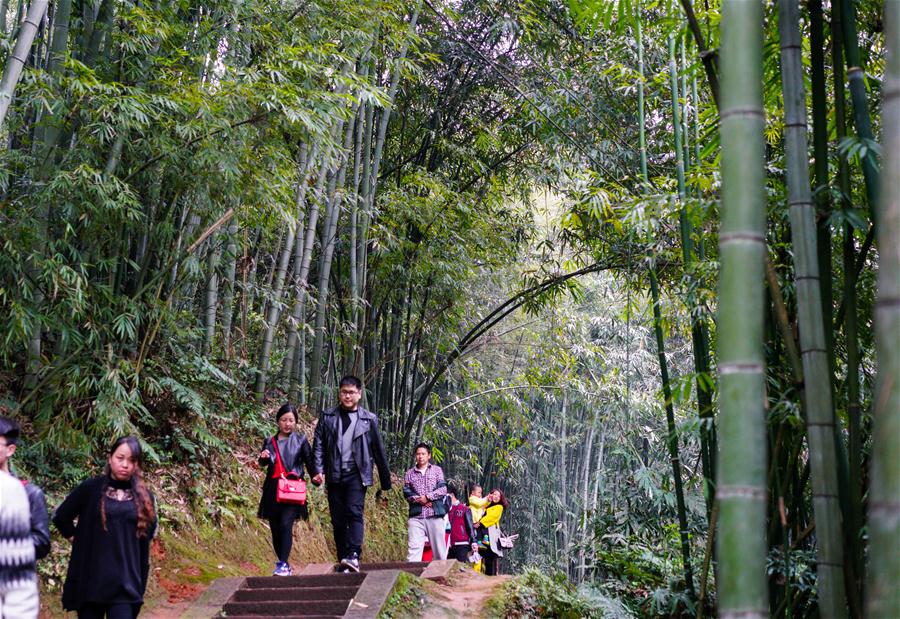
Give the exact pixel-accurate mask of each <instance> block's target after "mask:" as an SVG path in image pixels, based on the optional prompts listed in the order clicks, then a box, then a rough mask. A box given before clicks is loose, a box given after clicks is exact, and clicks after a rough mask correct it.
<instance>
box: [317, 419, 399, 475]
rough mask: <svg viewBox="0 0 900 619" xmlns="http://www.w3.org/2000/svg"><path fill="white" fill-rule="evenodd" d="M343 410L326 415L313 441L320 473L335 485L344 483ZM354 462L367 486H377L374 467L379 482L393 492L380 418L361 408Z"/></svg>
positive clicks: (357, 425)
mask: <svg viewBox="0 0 900 619" xmlns="http://www.w3.org/2000/svg"><path fill="white" fill-rule="evenodd" d="M339 422H340V407H339V406H335V407H334V408H330V409H328V410H326V411H325V412H323V413H322V415H321V416H320V417H319V423H318V424H316V434H315V438H314V440H313V457H314V459H315V464H316V472H317V473H324V474H325V479H326V480H328V481H330V482H333V481H339V480H340V479H341V446H340V436H339V435H338V425H339ZM353 460H354V462H355V463H356V468H358V469H359V474H360V476H361V477H362V483H363V486H371V485H373V484H374V481H373V479H374V478H373V475H372V465H373V464H375V465H378V478H379V481H380V482H381V489H382V490H390V489H391V470H390V468H389V467H388V461H387V455H386V454H385V451H384V443H382V442H381V434H379V432H378V417H376V416H375V413H373V412H371V411H367V410H366V409H364V408H359V409H358V411H357V419H356V431H355V432H354V433H353Z"/></svg>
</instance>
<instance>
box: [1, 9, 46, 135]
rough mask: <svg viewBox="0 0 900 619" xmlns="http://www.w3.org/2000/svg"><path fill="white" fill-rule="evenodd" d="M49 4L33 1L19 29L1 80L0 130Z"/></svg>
mask: <svg viewBox="0 0 900 619" xmlns="http://www.w3.org/2000/svg"><path fill="white" fill-rule="evenodd" d="M48 2H49V0H32V2H31V5H30V6H29V7H28V15H27V16H26V17H25V22H24V23H23V24H22V27H21V28H20V29H19V36H18V37H17V38H16V45H15V47H13V50H12V53H11V54H10V55H9V58H7V60H6V68H5V69H4V70H3V78H2V79H0V128H2V127H3V122H4V121H5V120H6V113H7V111H8V110H9V106H10V104H11V103H12V98H13V94H14V93H15V91H16V84H18V83H19V77H21V75H22V69H24V68H25V63H26V62H28V54H29V53H30V52H31V46H32V44H33V43H34V37H35V35H36V34H37V31H38V25H39V24H40V22H41V20H42V19H44V14H45V13H46V12H47V4H48Z"/></svg>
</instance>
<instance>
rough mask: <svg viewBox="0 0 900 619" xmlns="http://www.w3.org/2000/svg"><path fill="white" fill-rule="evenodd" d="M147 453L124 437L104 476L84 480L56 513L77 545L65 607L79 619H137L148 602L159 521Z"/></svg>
mask: <svg viewBox="0 0 900 619" xmlns="http://www.w3.org/2000/svg"><path fill="white" fill-rule="evenodd" d="M142 455H143V454H142V451H141V445H140V443H139V442H138V440H137V438H135V437H134V436H123V437H122V438H120V439H119V440H117V441H116V442H115V443H113V445H112V447H111V448H110V450H109V460H108V461H107V464H106V467H105V469H104V471H103V474H102V475H100V476H99V477H92V478H91V479H87V480H85V481H83V482H81V484H79V485H78V486H77V487H76V488H75V489H74V490H73V491H72V492H71V493H69V496H67V497H66V499H65V500H64V501H63V502H62V504H61V505H60V506H59V507H57V508H56V511H55V512H54V513H53V524H55V525H56V528H57V529H59V532H60V533H62V535H63V537H65V538H66V539H68V540H69V541H70V542H72V556H71V557H70V558H69V569H68V572H67V574H66V582H65V584H64V585H63V598H62V601H63V608H65V609H66V610H74V611H76V612H77V613H78V619H103V618H104V617H106V618H107V619H135V617H137V616H138V613H139V612H140V610H141V606H142V605H143V603H144V590H145V589H146V588H147V575H148V574H149V571H150V540H151V539H153V534H154V533H155V532H156V522H157V519H156V509H155V507H154V504H155V501H154V498H153V495H152V494H151V493H150V491H149V490H148V489H147V486H146V485H145V484H144V480H143V478H142V476H141V461H142ZM76 520H77V521H78V523H77V524H75V521H76Z"/></svg>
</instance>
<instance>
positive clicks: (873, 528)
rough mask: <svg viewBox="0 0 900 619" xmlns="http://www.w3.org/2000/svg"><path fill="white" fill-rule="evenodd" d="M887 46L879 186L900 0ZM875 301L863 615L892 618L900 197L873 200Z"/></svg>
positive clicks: (897, 71) (899, 176)
mask: <svg viewBox="0 0 900 619" xmlns="http://www.w3.org/2000/svg"><path fill="white" fill-rule="evenodd" d="M884 15H885V20H884V24H885V28H884V39H885V43H886V47H887V50H888V58H887V67H886V70H885V76H884V77H885V79H884V106H883V108H882V109H883V114H882V127H883V132H882V135H883V136H884V151H883V152H884V175H885V177H884V185H883V186H884V187H892V188H896V187H898V186H900V2H897V0H890V1H888V2H886V3H885V12H884ZM878 209H879V213H878V247H879V249H880V251H881V256H880V257H881V261H880V264H879V268H878V300H877V302H876V306H875V334H876V338H875V342H876V346H877V350H878V381H877V386H876V389H875V392H874V394H873V401H874V407H873V414H872V417H873V420H872V478H871V484H870V485H869V570H868V580H867V583H868V589H867V592H868V607H867V610H868V616H869V617H873V618H881V617H884V618H888V617H898V616H900V587H898V586H897V574H900V552H897V543H898V540H900V346H897V342H898V341H900V244H898V243H897V239H898V238H900V194H898V193H897V191H884V192H883V193H882V195H881V198H880V202H879V203H878Z"/></svg>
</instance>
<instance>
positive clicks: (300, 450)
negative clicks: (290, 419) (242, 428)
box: [259, 432, 316, 479]
mask: <svg viewBox="0 0 900 619" xmlns="http://www.w3.org/2000/svg"><path fill="white" fill-rule="evenodd" d="M265 449H268V450H269V457H268V458H260V459H259V465H260V466H264V467H266V477H267V478H268V477H271V476H272V473H273V472H274V471H275V445H274V441H272V437H271V436H270V437H268V438H266V440H265V441H263V446H262V448H260V450H259V451H260V452H262V451H263V450H265ZM279 453H280V454H281V464H282V465H283V466H284V470H285V471H286V472H288V473H294V474H296V475H297V476H298V477H299V478H300V479H303V467H304V465H305V466H306V470H307V471H309V474H310V476H313V475H315V473H314V471H315V466H316V465H315V462H313V457H312V448H311V447H310V446H309V440H307V438H306V435H305V434H302V433H300V432H292V433H291V435H290V436H288V438H287V443H286V444H285V445H284V447H282V448H281V451H280V452H279Z"/></svg>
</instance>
